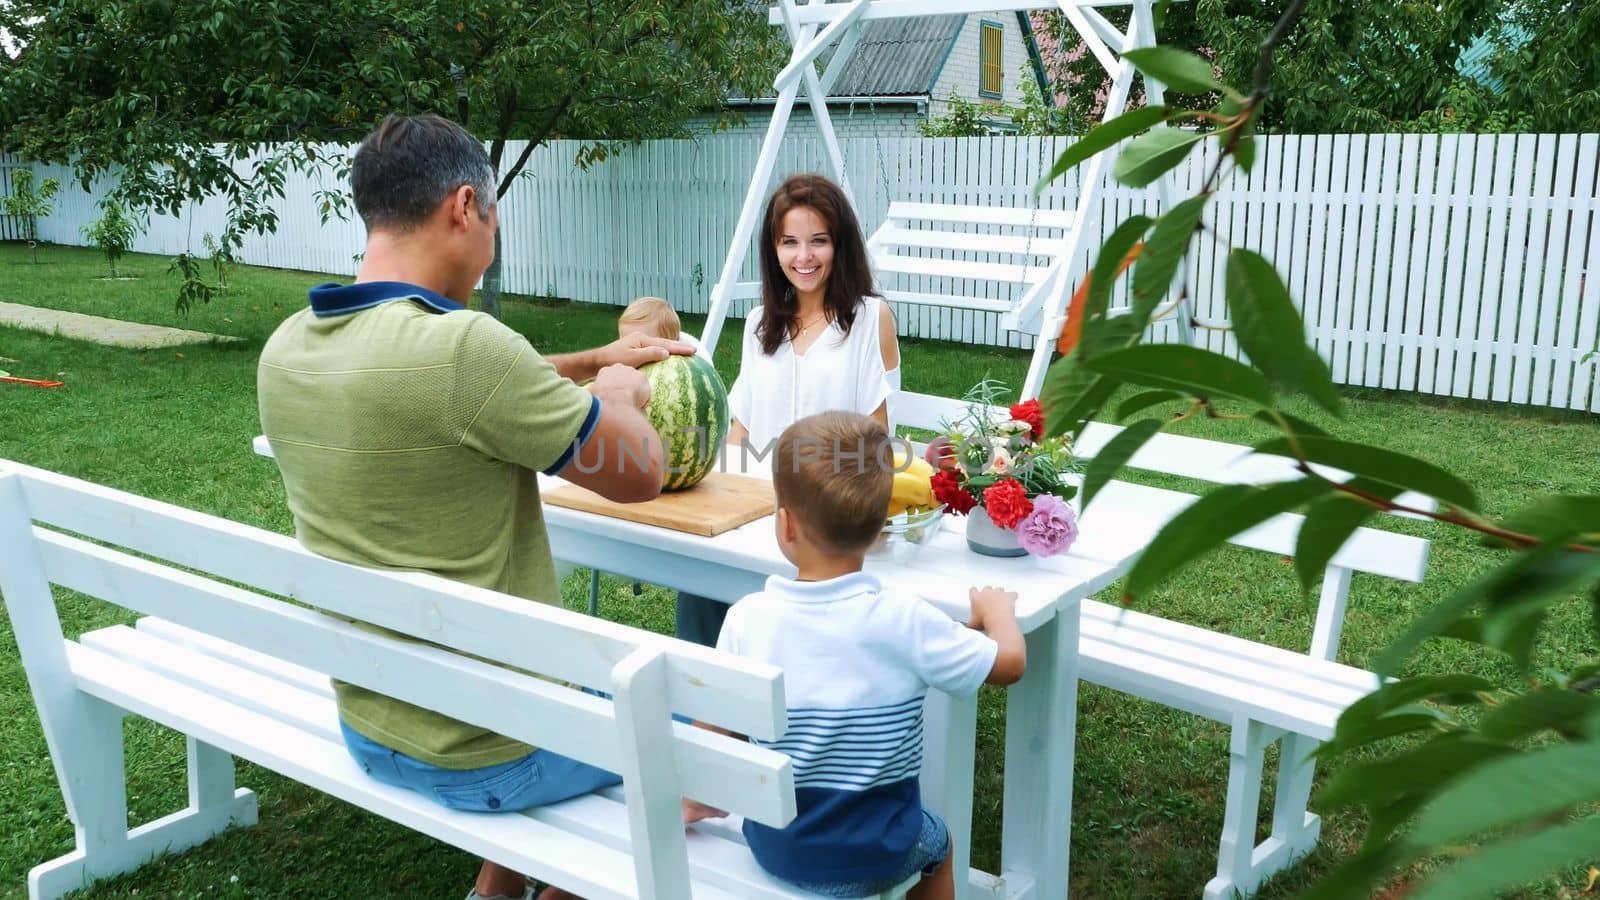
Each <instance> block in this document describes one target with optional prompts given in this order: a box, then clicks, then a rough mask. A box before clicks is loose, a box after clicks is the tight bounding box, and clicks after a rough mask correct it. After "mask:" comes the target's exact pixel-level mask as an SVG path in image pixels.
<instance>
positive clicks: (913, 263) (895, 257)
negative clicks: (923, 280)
mask: <svg viewBox="0 0 1600 900" xmlns="http://www.w3.org/2000/svg"><path fill="white" fill-rule="evenodd" d="M872 265H873V268H875V269H877V270H878V271H880V272H905V273H909V274H917V275H942V276H944V277H946V278H974V279H983V280H986V281H1019V282H1023V283H1025V284H1036V283H1038V282H1039V281H1041V280H1043V279H1044V277H1045V276H1046V275H1047V274H1049V272H1050V270H1049V268H1047V267H1045V266H1023V265H1014V264H1010V263H984V262H967V261H965V260H957V259H933V258H929V257H919V256H901V255H899V254H895V253H880V254H878V255H877V256H875V257H874V258H873V260H872Z"/></svg>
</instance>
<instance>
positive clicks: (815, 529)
mask: <svg viewBox="0 0 1600 900" xmlns="http://www.w3.org/2000/svg"><path fill="white" fill-rule="evenodd" d="M772 486H773V489H774V491H775V493H776V494H777V498H778V505H779V506H781V507H783V508H784V509H787V510H788V511H789V515H791V516H794V517H795V518H797V519H799V520H800V523H801V525H802V526H803V527H804V529H805V532H806V534H807V535H808V536H810V537H811V539H812V540H813V541H814V542H815V543H816V544H817V546H818V548H819V549H821V550H823V551H825V552H828V553H834V554H838V555H841V556H843V555H847V554H855V553H861V552H864V551H865V550H866V549H867V548H868V547H870V546H872V543H873V541H875V540H877V538H878V535H879V533H880V532H882V530H883V523H884V518H885V516H886V515H887V512H888V508H889V493H890V491H892V490H893V488H894V469H893V462H892V456H891V447H890V445H889V433H888V431H886V430H885V429H884V427H883V425H882V424H881V423H879V422H878V420H877V419H874V418H871V417H870V416H863V415H860V414H859V413H851V412H825V413H818V414H816V415H814V416H807V417H805V418H804V419H801V420H800V421H798V422H796V423H794V424H793V425H790V426H789V427H788V428H786V429H784V432H783V434H782V435H781V436H779V438H778V448H777V451H776V452H775V453H774V454H773V458H772Z"/></svg>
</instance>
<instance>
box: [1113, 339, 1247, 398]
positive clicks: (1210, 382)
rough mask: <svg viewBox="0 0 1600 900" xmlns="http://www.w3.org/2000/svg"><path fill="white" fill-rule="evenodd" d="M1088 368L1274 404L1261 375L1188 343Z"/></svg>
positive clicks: (1119, 355)
mask: <svg viewBox="0 0 1600 900" xmlns="http://www.w3.org/2000/svg"><path fill="white" fill-rule="evenodd" d="M1084 365H1085V366H1086V367H1087V368H1089V369H1092V370H1093V371H1096V372H1099V373H1101V374H1103V375H1110V376H1113V377H1115V378H1120V379H1122V380H1123V381H1129V382H1132V383H1134V384H1142V385H1147V386H1149V387H1155V388H1169V389H1172V390H1178V391H1184V392H1186V393H1189V394H1192V395H1194V396H1198V397H1209V398H1219V397H1226V398H1232V399H1235V400H1244V401H1247V402H1250V403H1254V404H1257V405H1258V406H1271V405H1272V389H1271V388H1269V387H1267V381H1266V379H1265V378H1263V377H1261V373H1260V372H1257V371H1256V370H1255V369H1252V368H1250V367H1249V366H1247V365H1245V364H1244V363H1242V362H1239V361H1237V360H1233V359H1229V358H1228V357H1226V356H1223V355H1222V354H1220V353H1213V352H1211V351H1210V350H1202V349H1200V348H1199V347H1190V346H1188V345H1186V344H1150V345H1145V346H1140V347H1130V348H1128V349H1126V350H1119V351H1117V352H1115V353H1107V354H1104V355H1102V356H1097V357H1095V358H1094V359H1091V360H1087V361H1085V363H1084Z"/></svg>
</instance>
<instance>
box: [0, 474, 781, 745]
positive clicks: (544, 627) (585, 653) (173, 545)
mask: <svg viewBox="0 0 1600 900" xmlns="http://www.w3.org/2000/svg"><path fill="white" fill-rule="evenodd" d="M7 465H8V468H9V469H12V470H14V471H16V472H18V473H20V474H21V475H23V476H24V477H23V478H22V480H21V484H22V488H23V493H24V496H25V497H26V500H27V503H28V506H29V508H30V509H31V510H32V512H33V517H34V518H35V519H38V520H41V521H46V522H49V523H51V524H52V525H54V526H57V527H60V528H65V529H68V530H71V531H74V532H77V533H79V534H82V535H86V536H89V537H91V538H94V539H96V540H100V541H106V542H109V543H112V544H117V545H119V546H122V547H126V548H129V549H131V550H134V551H137V552H139V553H144V554H148V555H150V556H154V557H158V558H160V559H162V560H166V561H169V562H172V563H175V564H177V565H179V566H184V567H187V568H190V569H195V570H199V571H203V572H207V573H212V574H213V575H214V576H216V577H220V578H225V579H227V580H229V581H233V582H237V583H240V584H248V585H251V586H252V587H253V588H254V589H256V590H258V591H261V592H266V593H271V594H277V595H280V596H284V597H291V598H293V599H295V600H298V601H300V602H302V603H306V604H309V605H312V606H315V607H317V608H319V609H324V610H327V611H329V612H332V613H336V614H338V615H341V616H347V617H349V618H352V619H357V620H360V621H363V622H370V623H372V624H374V625H379V626H382V627H384V628H389V629H391V630H394V631H397V632H400V633H402V634H408V635H410V636H412V637H416V638H420V639H422V640H426V641H430V642H432V643H436V644H441V645H444V646H448V647H451V648H453V649H455V650H457V651H460V652H463V653H469V654H471V655H473V656H477V657H479V658H482V659H493V660H502V661H504V662H505V663H506V664H507V665H510V666H519V667H521V668H523V669H526V670H528V671H537V672H541V673H544V674H547V675H550V676H552V677H555V678H560V679H563V680H566V681H570V682H575V683H578V684H589V685H604V684H605V683H607V681H608V679H609V677H610V672H611V669H612V667H613V666H615V665H616V664H617V663H619V662H621V661H622V660H623V658H625V657H626V656H628V655H629V654H630V653H632V652H633V651H634V650H635V649H637V648H639V647H640V646H641V645H642V646H648V647H660V648H661V649H663V650H666V651H667V652H668V654H669V669H670V676H669V695H670V700H671V703H672V706H673V709H674V711H676V712H681V713H683V714H685V715H688V716H690V717H692V718H695V719H700V720H703V721H708V722H713V723H716V724H718V725H722V726H724V727H726V728H729V729H732V730H734V731H738V732H740V733H741V734H750V735H753V736H756V737H760V738H763V739H767V740H776V739H777V738H778V737H779V736H780V735H781V734H782V733H783V730H784V728H785V725H786V722H785V711H784V708H783V702H782V696H781V692H782V678H781V676H780V674H779V672H778V670H777V668H776V667H775V666H769V665H764V664H760V663H756V662H753V661H750V660H740V659H738V658H735V657H730V656H727V655H723V654H716V653H715V652H714V651H712V650H710V649H709V648H705V647H699V646H696V645H693V644H689V643H687V642H684V641H676V640H673V639H671V638H666V637H661V636H658V635H652V634H650V633H648V632H640V631H639V630H637V629H633V628H629V627H627V626H625V625H620V624H617V623H614V622H607V621H605V620H603V619H594V618H590V617H589V616H585V615H582V614H580V613H574V612H570V611H568V610H565V609H561V608H560V607H558V606H548V605H544V604H532V603H529V602H528V601H525V600H518V599H516V598H512V597H507V596H505V595H503V594H498V593H496V592H494V591H489V590H485V589H482V588H475V587H472V586H470V585H464V584H459V583H457V582H451V581H447V580H445V579H443V578H438V577H436V576H431V575H424V574H419V573H411V572H389V571H379V570H374V569H365V568H361V567H357V566H351V565H347V564H344V563H340V562H336V561H334V560H330V559H325V558H322V557H319V556H317V555H315V554H313V553H311V552H310V551H309V550H306V549H305V548H304V547H302V546H300V544H299V543H297V542H296V541H295V540H294V539H293V538H290V537H287V536H285V535H281V534H276V533H274V532H269V531H265V530H263V529H259V528H252V527H250V526H247V525H241V524H239V523H237V522H231V521H228V520H227V519H223V518H219V517H217V516H211V515H206V514H204V513H200V512H195V511H193V510H188V509H183V508H181V507H176V506H171V505H169V504H165V503H159V502H157V501H154V500H149V499H146V498H143V497H139V496H137V495H134V494H129V493H126V492H124V491H118V490H114V489H112V488H107V487H104V486H102V485H96V484H92V483H89V482H83V481H78V480H76V479H71V478H68V477H66V476H63V475H57V474H56V473H53V472H48V471H45V470H43V469H36V468H33V467H29V466H23V465H12V464H9V463H8V464H7ZM378 581H381V582H384V583H385V587H384V589H383V590H381V591H378V590H374V589H373V584H374V582H378ZM86 593H90V594H94V592H93V591H86ZM98 596H104V595H98ZM241 643H245V644H249V643H250V642H249V641H248V640H242V641H241Z"/></svg>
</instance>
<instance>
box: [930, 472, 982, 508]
mask: <svg viewBox="0 0 1600 900" xmlns="http://www.w3.org/2000/svg"><path fill="white" fill-rule="evenodd" d="M928 481H929V483H931V484H932V485H933V498H934V499H935V500H938V501H939V502H940V503H943V504H944V505H945V507H946V508H947V509H949V510H950V511H951V512H953V513H955V514H956V515H958V516H964V515H966V514H967V513H969V512H971V511H972V508H973V507H974V506H977V505H978V501H977V499H976V498H974V497H973V496H972V494H971V493H969V492H968V491H967V489H966V488H964V487H962V486H961V475H960V473H959V472H957V471H955V470H954V469H941V470H940V471H938V472H935V473H933V477H932V478H930V479H928Z"/></svg>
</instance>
